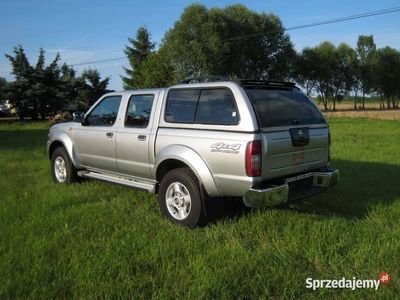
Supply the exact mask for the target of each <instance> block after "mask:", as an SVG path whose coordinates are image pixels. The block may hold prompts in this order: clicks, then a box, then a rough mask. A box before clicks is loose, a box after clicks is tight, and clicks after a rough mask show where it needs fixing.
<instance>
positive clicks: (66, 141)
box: [48, 133, 79, 168]
mask: <svg viewBox="0 0 400 300" xmlns="http://www.w3.org/2000/svg"><path fill="white" fill-rule="evenodd" d="M58 147H64V148H65V150H66V151H67V153H68V156H69V158H70V159H71V161H72V163H73V165H74V167H76V168H77V167H79V163H78V160H77V158H76V156H75V154H74V151H73V144H72V141H71V138H70V137H69V136H68V135H67V134H65V133H61V134H59V135H58V136H57V138H56V139H54V140H53V141H51V143H50V144H49V147H48V158H49V159H51V156H52V155H53V152H54V150H55V149H57V148H58Z"/></svg>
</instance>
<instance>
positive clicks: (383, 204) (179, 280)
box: [0, 118, 400, 299]
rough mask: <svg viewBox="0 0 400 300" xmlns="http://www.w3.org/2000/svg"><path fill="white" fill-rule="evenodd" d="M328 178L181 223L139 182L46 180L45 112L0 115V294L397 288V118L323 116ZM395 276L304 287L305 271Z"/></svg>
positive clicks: (206, 294) (267, 293)
mask: <svg viewBox="0 0 400 300" xmlns="http://www.w3.org/2000/svg"><path fill="white" fill-rule="evenodd" d="M330 126H331V130H332V141H333V149H332V153H333V162H332V165H333V166H334V167H338V168H340V170H341V181H340V183H339V185H338V186H337V187H335V188H334V189H332V190H330V191H328V192H325V193H323V194H320V195H318V196H315V197H312V198H309V199H306V200H303V201H300V202H296V203H293V204H291V205H289V206H286V207H283V208H282V207H280V208H272V209H265V210H253V211H251V212H250V213H248V214H244V215H242V216H240V217H236V218H232V217H227V218H225V219H222V220H220V221H217V222H216V223H214V224H212V225H209V226H207V227H205V228H199V229H195V230H190V229H186V228H181V227H178V226H175V225H173V224H170V223H169V222H168V221H167V220H166V219H165V218H163V217H162V216H161V215H160V212H159V209H158V204H157V201H156V198H155V197H154V196H153V195H150V194H146V193H144V192H140V191H135V190H131V189H128V188H125V187H120V186H115V185H111V184H106V183H101V182H96V181H87V182H84V183H83V184H76V185H69V186H63V185H55V184H53V183H52V180H51V177H50V167H49V161H48V160H47V158H46V150H45V141H46V138H47V127H46V125H44V124H42V123H23V124H21V123H11V124H6V123H2V124H1V125H0V298H39V299H43V298H55V297H57V298H68V299H69V298H71V297H74V298H99V297H102V298H117V297H118V298H128V297H135V298H149V297H153V298H186V299H187V298H191V299H197V298H222V299H232V298H260V297H262V298H270V297H272V298H293V299H297V298H317V297H320V296H327V297H332V298H336V297H350V298H378V297H379V298H387V299H389V298H391V299H394V298H395V296H396V295H399V293H400V285H399V284H400V280H399V271H400V268H399V262H400V251H399V250H400V242H399V241H400V225H399V220H400V151H399V150H400V123H399V122H398V121H382V120H368V119H336V118H332V119H330ZM382 271H386V272H387V273H389V274H390V275H391V276H392V281H391V282H390V283H389V284H388V285H386V286H382V285H381V286H380V288H379V290H378V291H372V290H367V289H364V290H363V289H360V290H356V291H351V290H339V289H338V290H332V289H320V290H316V291H312V290H309V289H306V288H305V280H306V278H307V277H312V278H314V279H327V278H341V277H343V276H346V277H348V278H352V277H353V276H355V277H357V278H360V279H377V278H378V275H379V274H380V273H381V272H382Z"/></svg>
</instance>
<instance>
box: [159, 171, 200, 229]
mask: <svg viewBox="0 0 400 300" xmlns="http://www.w3.org/2000/svg"><path fill="white" fill-rule="evenodd" d="M158 203H159V205H160V209H161V212H162V213H163V214H164V215H165V216H166V217H167V218H168V219H170V220H171V221H173V222H175V223H178V224H181V225H185V226H188V227H195V226H198V225H203V224H204V223H205V221H206V218H205V207H204V201H203V199H202V193H201V187H200V184H199V181H198V179H197V177H196V176H195V175H194V174H193V172H192V171H191V170H190V169H188V168H177V169H174V170H171V171H169V172H168V173H167V174H165V176H164V177H163V178H162V179H161V183H160V189H159V191H158Z"/></svg>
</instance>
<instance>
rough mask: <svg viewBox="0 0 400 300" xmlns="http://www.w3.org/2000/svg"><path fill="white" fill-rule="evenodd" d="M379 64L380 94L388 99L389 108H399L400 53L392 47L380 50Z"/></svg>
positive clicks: (377, 70) (378, 84)
mask: <svg viewBox="0 0 400 300" xmlns="http://www.w3.org/2000/svg"><path fill="white" fill-rule="evenodd" d="M377 58H378V64H377V68H376V73H377V81H376V88H377V90H378V92H379V93H380V94H381V95H382V96H384V97H385V98H386V101H387V108H390V105H391V104H392V108H396V107H398V97H399V96H400V88H399V78H400V52H399V51H397V50H396V49H393V48H391V47H384V48H381V49H378V52H377Z"/></svg>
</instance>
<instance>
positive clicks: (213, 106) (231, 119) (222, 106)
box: [195, 89, 239, 125]
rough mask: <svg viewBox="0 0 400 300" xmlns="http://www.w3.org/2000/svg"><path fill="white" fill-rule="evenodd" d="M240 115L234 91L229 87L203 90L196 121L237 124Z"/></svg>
mask: <svg viewBox="0 0 400 300" xmlns="http://www.w3.org/2000/svg"><path fill="white" fill-rule="evenodd" d="M238 122H239V116H238V113H237V111H236V107H235V100H234V99H233V95H232V93H231V92H230V91H229V90H227V89H205V90H202V91H201V95H200V99H199V104H198V106H197V110H196V118H195V123H200V124H219V125H236V124H238Z"/></svg>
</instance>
